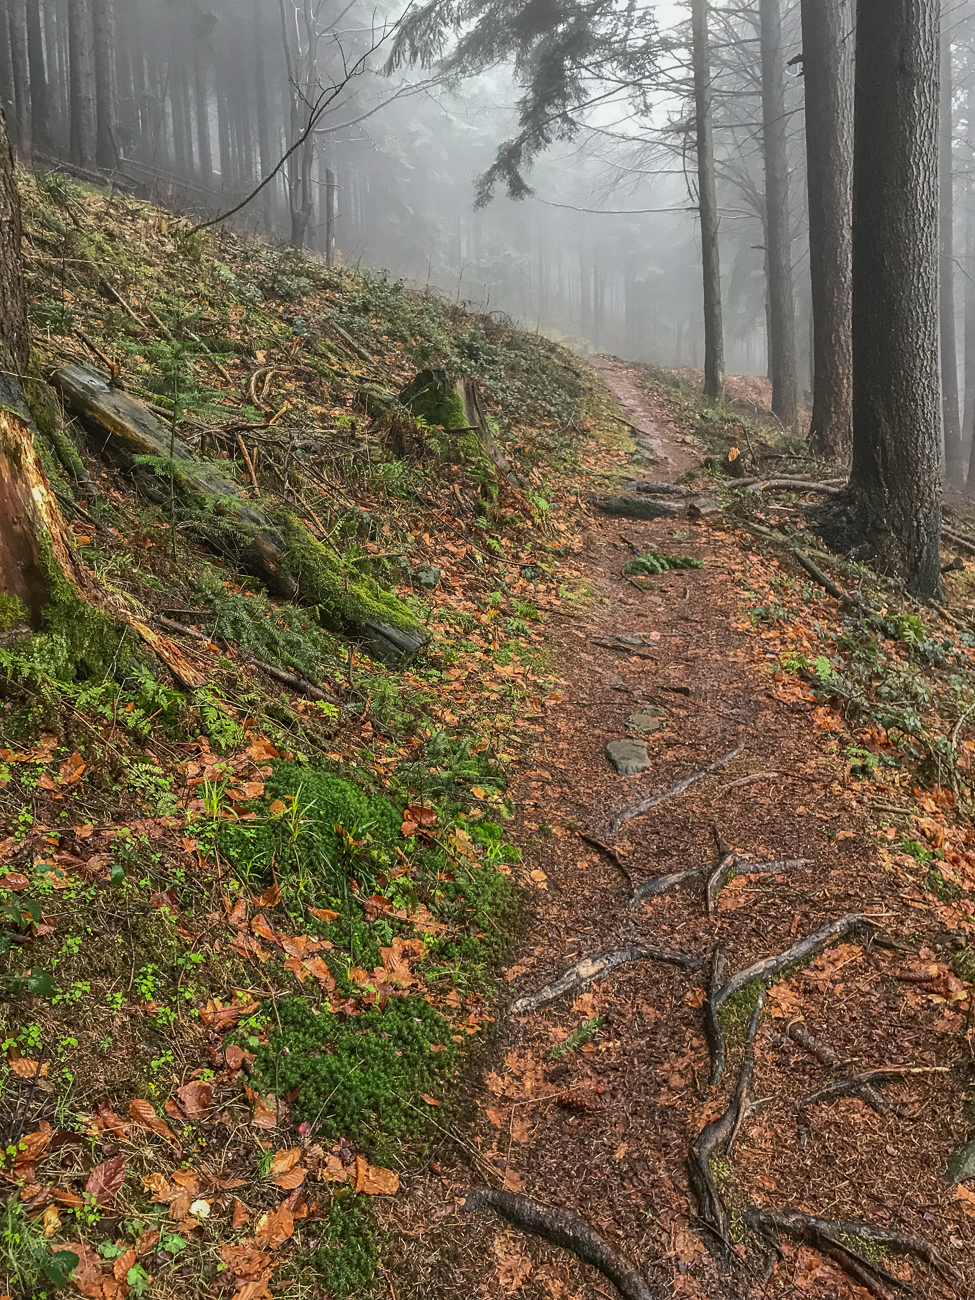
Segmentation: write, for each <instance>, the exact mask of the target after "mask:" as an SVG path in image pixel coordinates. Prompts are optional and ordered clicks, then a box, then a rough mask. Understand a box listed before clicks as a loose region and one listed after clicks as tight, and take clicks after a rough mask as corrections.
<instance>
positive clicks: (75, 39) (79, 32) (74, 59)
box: [67, 0, 95, 167]
mask: <svg viewBox="0 0 975 1300" xmlns="http://www.w3.org/2000/svg"><path fill="white" fill-rule="evenodd" d="M67 3H68V62H69V75H70V78H71V93H70V97H69V98H70V102H69V109H68V114H69V117H70V119H71V161H72V162H75V163H77V164H78V166H79V167H92V166H94V163H95V105H94V101H93V99H92V77H91V57H90V51H91V24H90V22H89V17H90V15H89V10H88V0H67Z"/></svg>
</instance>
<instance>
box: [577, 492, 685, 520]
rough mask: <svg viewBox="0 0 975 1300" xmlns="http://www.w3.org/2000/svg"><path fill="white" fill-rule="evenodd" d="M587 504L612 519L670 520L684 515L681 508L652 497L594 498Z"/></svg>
mask: <svg viewBox="0 0 975 1300" xmlns="http://www.w3.org/2000/svg"><path fill="white" fill-rule="evenodd" d="M589 502H590V505H592V506H594V507H595V509H597V510H600V511H602V513H603V514H604V515H612V516H613V518H614V519H671V518H674V517H675V516H677V515H682V514H683V513H684V507H683V506H677V505H674V503H673V502H672V501H657V500H655V499H654V498H653V497H604V496H594V497H590V498H589Z"/></svg>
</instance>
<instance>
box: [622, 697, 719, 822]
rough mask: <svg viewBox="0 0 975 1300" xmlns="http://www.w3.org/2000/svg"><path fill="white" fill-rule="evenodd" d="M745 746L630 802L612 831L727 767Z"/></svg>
mask: <svg viewBox="0 0 975 1300" xmlns="http://www.w3.org/2000/svg"><path fill="white" fill-rule="evenodd" d="M665 689H666V688H665ZM743 748H744V746H743V745H738V746H737V748H735V749H731V750H729V751H728V753H727V754H723V755H722V756H721V758H716V759H715V760H714V762H713V763H709V764H708V766H707V767H702V768H701V770H700V771H699V772H689V773H688V774H687V776H682V777H681V778H680V780H679V781H675V782H674V784H673V785H672V786H668V788H667V789H666V790H660V791H658V792H657V793H656V794H652V795H650V796H649V797H648V798H646V799H641V800H640V802H639V803H634V804H630V806H629V807H628V808H624V809H623V810H622V811H621V812H618V813H617V814H616V816H615V817H614V818H613V820H612V821H611V822H610V824H609V829H610V833H611V834H612V835H616V834H617V833H618V831H619V830H620V827H622V826H623V825H625V823H626V822H628V821H630V820H631V818H633V817H642V816H643V814H644V813H648V812H649V811H650V810H651V808H656V807H657V806H658V805H659V804H662V803H666V801H667V800H668V799H673V798H675V796H677V795H679V794H683V793H684V791H685V790H689V789H690V788H691V786H692V785H695V784H696V783H697V782H698V781H703V780H704V778H705V777H706V776H710V775H711V774H712V773H713V772H717V771H719V770H720V769H721V768H722V767H727V765H728V764H729V763H730V762H731V761H732V759H735V758H737V757H738V755H739V754H740V753H741V751H742V749H743Z"/></svg>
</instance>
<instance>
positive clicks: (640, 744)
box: [606, 740, 651, 776]
mask: <svg viewBox="0 0 975 1300" xmlns="http://www.w3.org/2000/svg"><path fill="white" fill-rule="evenodd" d="M606 757H607V758H608V759H609V761H610V762H611V763H612V765H613V767H615V768H616V770H617V772H618V773H619V774H620V776H636V775H637V774H638V773H640V772H646V771H647V769H648V768H649V767H650V766H651V763H650V756H649V754H648V753H647V746H646V743H645V742H644V741H642V740H611V741H610V742H609V744H608V745H607V746H606Z"/></svg>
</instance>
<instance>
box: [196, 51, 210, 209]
mask: <svg viewBox="0 0 975 1300" xmlns="http://www.w3.org/2000/svg"><path fill="white" fill-rule="evenodd" d="M193 90H194V94H195V97H196V143H197V156H198V158H199V160H200V180H201V181H202V182H203V184H204V185H211V184H212V183H213V150H212V149H211V147H210V101H209V95H208V92H207V67H206V58H205V56H204V54H203V51H202V50H201V49H200V41H199V38H197V41H196V43H195V49H194V52H193Z"/></svg>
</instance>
